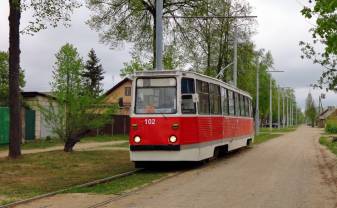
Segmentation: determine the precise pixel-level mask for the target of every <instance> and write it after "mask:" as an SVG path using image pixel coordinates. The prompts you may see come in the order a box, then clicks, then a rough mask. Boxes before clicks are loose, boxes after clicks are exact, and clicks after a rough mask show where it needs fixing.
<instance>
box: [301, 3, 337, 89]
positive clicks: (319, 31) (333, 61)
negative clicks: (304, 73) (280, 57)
mask: <svg viewBox="0 0 337 208" xmlns="http://www.w3.org/2000/svg"><path fill="white" fill-rule="evenodd" d="M309 2H310V3H311V2H312V1H311V0H310V1H309ZM336 9H337V2H336V1H326V0H316V1H314V5H313V6H312V7H304V8H303V10H302V11H301V12H302V15H303V16H304V17H305V18H307V19H312V18H316V17H317V18H316V26H315V27H314V28H312V29H311V30H310V32H311V33H312V37H313V43H305V42H303V41H301V42H300V46H302V49H301V50H302V52H303V56H302V58H308V59H312V60H313V62H314V63H315V64H320V65H321V66H322V67H323V73H322V76H321V78H320V79H319V80H318V83H317V84H315V86H316V87H320V88H323V87H325V88H326V89H327V90H334V91H336V90H337V73H336V65H337V44H336V42H337V24H336V22H337V15H336ZM316 46H318V47H316ZM321 46H323V51H320V50H319V49H317V48H321Z"/></svg>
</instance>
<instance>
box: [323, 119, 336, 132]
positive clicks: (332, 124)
mask: <svg viewBox="0 0 337 208" xmlns="http://www.w3.org/2000/svg"><path fill="white" fill-rule="evenodd" d="M325 132H327V133H330V134H337V122H336V121H327V123H326V126H325Z"/></svg>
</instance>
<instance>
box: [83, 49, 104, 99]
mask: <svg viewBox="0 0 337 208" xmlns="http://www.w3.org/2000/svg"><path fill="white" fill-rule="evenodd" d="M88 58H89V59H88V60H87V62H86V64H85V66H84V72H83V74H82V77H83V78H84V82H85V84H86V86H88V90H89V92H90V93H91V94H92V95H93V96H94V97H98V96H99V95H100V94H101V93H102V91H103V89H102V84H101V81H102V80H103V79H104V76H103V74H104V71H103V67H102V64H99V62H100V60H99V59H98V58H97V56H96V53H95V51H94V49H91V50H90V52H89V54H88Z"/></svg>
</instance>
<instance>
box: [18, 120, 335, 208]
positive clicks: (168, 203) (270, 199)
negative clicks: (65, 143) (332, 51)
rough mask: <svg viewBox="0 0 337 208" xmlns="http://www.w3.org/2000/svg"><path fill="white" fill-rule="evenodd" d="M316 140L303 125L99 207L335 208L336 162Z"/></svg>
mask: <svg viewBox="0 0 337 208" xmlns="http://www.w3.org/2000/svg"><path fill="white" fill-rule="evenodd" d="M318 138H319V130H317V129H312V128H309V127H305V126H302V127H300V128H299V129H298V130H297V131H295V132H291V133H288V134H286V135H284V136H281V137H279V138H277V139H273V140H270V141H268V142H266V143H263V144H261V145H258V146H255V147H254V148H252V149H246V150H241V151H239V152H236V153H233V154H231V155H229V156H228V157H226V158H223V159H221V160H218V161H216V162H213V163H211V164H210V165H207V166H205V167H203V168H198V169H195V170H191V171H188V172H185V173H183V174H180V175H178V176H176V177H173V178H169V179H167V180H164V181H162V182H160V183H157V184H154V185H152V186H148V187H146V188H144V189H141V190H139V191H136V192H132V193H131V194H128V195H125V196H124V197H117V198H116V199H115V200H113V201H111V202H110V203H109V204H107V205H105V206H101V207H105V208H158V207H160V208H192V207H193V208H199V207H200V208H205V207H210V208H213V207H214V208H218V207H219V208H223V207H229V208H241V207H242V208H248V207H252V208H281V207H282V208H302V207H303V208H311V207H312V208H335V207H337V180H336V179H337V159H336V157H335V155H332V154H331V153H330V152H328V151H327V150H325V149H324V148H322V147H321V146H320V145H319V144H318ZM99 197H101V196H97V199H96V200H95V198H91V200H93V201H92V204H95V203H98V202H100V201H102V200H103V199H102V198H99ZM74 200H75V198H73V199H71V200H69V197H62V195H61V196H57V197H51V198H48V199H43V200H41V201H37V202H34V203H32V204H29V205H25V206H19V207H20V208H31V207H34V208H42V207H44V208H54V207H55V208H56V207H61V206H59V205H63V206H62V207H63V208H68V207H69V208H70V207H74V206H73V205H74V204H76V205H78V204H79V203H78V202H77V201H76V200H75V201H74ZM76 207H78V208H80V207H90V206H88V205H87V204H86V206H76ZM92 207H96V206H92Z"/></svg>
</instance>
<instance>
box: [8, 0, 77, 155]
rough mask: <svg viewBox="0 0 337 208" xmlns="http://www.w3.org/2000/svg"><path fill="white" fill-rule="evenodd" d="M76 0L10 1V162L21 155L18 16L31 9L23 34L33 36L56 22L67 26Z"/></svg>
mask: <svg viewBox="0 0 337 208" xmlns="http://www.w3.org/2000/svg"><path fill="white" fill-rule="evenodd" d="M78 6H79V4H77V2H76V0H62V1H50V0H27V1H24V2H22V1H21V0H9V18H8V21H9V50H8V51H9V107H10V124H9V126H10V130H9V137H10V139H9V153H8V156H9V157H10V158H17V157H19V156H20V155H21V147H20V144H21V135H22V127H21V126H22V125H21V113H20V112H21V100H20V75H19V74H20V52H21V51H20V20H21V12H22V11H25V10H26V9H28V8H31V9H32V13H33V15H32V17H33V18H34V20H33V21H30V24H29V25H28V26H27V27H26V28H25V30H24V32H26V33H31V34H32V33H34V32H38V31H39V30H42V29H45V28H47V25H49V26H52V27H56V26H57V25H58V23H59V22H62V23H64V24H67V22H68V21H69V20H70V13H71V12H72V11H73V8H75V7H78Z"/></svg>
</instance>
